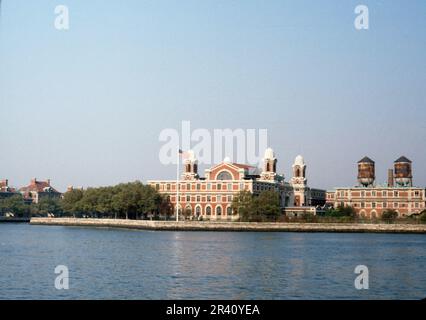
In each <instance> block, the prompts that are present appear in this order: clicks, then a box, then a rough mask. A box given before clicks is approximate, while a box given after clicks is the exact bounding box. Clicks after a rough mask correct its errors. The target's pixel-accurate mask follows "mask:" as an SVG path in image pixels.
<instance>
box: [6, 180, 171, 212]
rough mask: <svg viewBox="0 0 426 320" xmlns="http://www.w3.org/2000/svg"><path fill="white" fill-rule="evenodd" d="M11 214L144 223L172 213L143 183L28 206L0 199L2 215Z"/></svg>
mask: <svg viewBox="0 0 426 320" xmlns="http://www.w3.org/2000/svg"><path fill="white" fill-rule="evenodd" d="M8 212H12V213H14V214H15V216H17V217H30V216H37V215H43V216H45V215H48V214H53V215H54V216H62V217H77V218H80V217H90V218H116V219H144V218H147V217H152V216H154V217H155V216H158V215H160V214H161V215H165V216H167V215H170V214H171V213H172V212H173V209H172V206H171V203H170V202H169V201H168V199H167V197H165V196H163V195H161V194H159V193H158V192H157V191H156V190H155V189H154V188H152V187H151V186H148V185H144V184H142V183H141V182H139V181H137V182H131V183H125V184H119V185H116V186H110V187H99V188H88V189H86V190H80V189H73V190H70V191H68V192H66V193H64V195H63V197H62V198H52V197H48V196H45V197H41V199H40V200H39V202H38V203H31V204H28V203H27V202H25V201H24V199H23V198H22V196H21V195H14V196H12V197H10V198H5V199H0V213H2V215H4V214H6V213H8Z"/></svg>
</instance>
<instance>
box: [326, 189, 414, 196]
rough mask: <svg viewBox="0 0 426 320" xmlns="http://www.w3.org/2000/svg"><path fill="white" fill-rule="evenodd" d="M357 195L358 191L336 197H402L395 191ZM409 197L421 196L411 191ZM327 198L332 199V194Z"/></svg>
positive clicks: (369, 192) (340, 192)
mask: <svg viewBox="0 0 426 320" xmlns="http://www.w3.org/2000/svg"><path fill="white" fill-rule="evenodd" d="M357 193H359V191H356V192H355V193H351V192H350V191H338V192H337V195H338V196H339V197H340V198H343V197H348V196H349V195H351V196H354V197H357V196H358V197H359V196H360V197H361V198H365V197H366V196H367V197H383V198H385V197H394V198H398V197H401V196H402V195H401V193H400V192H399V191H396V190H395V191H368V192H365V191H361V193H360V195H357ZM404 196H405V195H404ZM411 196H412V197H420V196H421V194H420V191H412V192H411ZM329 197H332V194H329Z"/></svg>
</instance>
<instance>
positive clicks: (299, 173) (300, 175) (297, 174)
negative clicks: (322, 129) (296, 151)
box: [291, 155, 308, 186]
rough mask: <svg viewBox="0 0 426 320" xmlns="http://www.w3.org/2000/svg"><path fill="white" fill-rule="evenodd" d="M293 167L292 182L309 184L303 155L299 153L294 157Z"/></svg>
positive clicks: (302, 184) (300, 184) (303, 184)
mask: <svg viewBox="0 0 426 320" xmlns="http://www.w3.org/2000/svg"><path fill="white" fill-rule="evenodd" d="M292 168H293V177H292V178H291V183H292V184H295V185H299V186H306V185H307V184H308V180H307V179H306V164H305V160H304V159H303V157H302V156H301V155H298V156H297V157H296V159H294V163H293V166H292Z"/></svg>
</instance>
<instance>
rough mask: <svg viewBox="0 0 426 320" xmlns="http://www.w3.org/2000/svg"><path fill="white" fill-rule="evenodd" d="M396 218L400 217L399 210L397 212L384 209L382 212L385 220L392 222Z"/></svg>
mask: <svg viewBox="0 0 426 320" xmlns="http://www.w3.org/2000/svg"><path fill="white" fill-rule="evenodd" d="M396 218H398V212H396V211H395V210H392V209H388V210H385V211H383V213H382V220H384V221H387V222H392V221H395V220H396Z"/></svg>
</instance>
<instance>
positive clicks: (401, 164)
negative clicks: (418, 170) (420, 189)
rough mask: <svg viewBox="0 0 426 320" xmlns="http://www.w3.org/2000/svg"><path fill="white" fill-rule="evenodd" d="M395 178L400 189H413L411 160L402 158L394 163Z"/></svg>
mask: <svg viewBox="0 0 426 320" xmlns="http://www.w3.org/2000/svg"><path fill="white" fill-rule="evenodd" d="M394 177H395V183H396V185H397V186H398V187H411V186H412V185H413V174H412V169H411V160H409V159H407V158H406V157H404V156H402V157H400V158H399V159H397V160H395V162H394Z"/></svg>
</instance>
